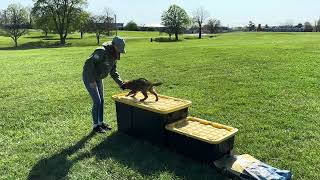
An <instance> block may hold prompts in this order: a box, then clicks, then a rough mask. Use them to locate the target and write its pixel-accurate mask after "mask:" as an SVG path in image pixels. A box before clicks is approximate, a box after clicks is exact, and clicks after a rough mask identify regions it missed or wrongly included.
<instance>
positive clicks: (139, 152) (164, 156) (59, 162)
mask: <svg viewBox="0 0 320 180" xmlns="http://www.w3.org/2000/svg"><path fill="white" fill-rule="evenodd" d="M92 136H93V134H89V135H87V136H85V137H83V138H82V139H81V140H80V141H79V142H78V143H76V144H75V145H74V146H71V147H69V148H66V149H64V150H62V151H61V152H60V153H58V154H55V155H53V156H51V157H50V158H46V159H42V160H40V161H38V163H37V164H36V165H35V166H34V167H33V168H32V170H31V171H30V173H29V177H28V179H29V180H33V179H65V178H67V175H68V172H69V170H70V169H71V167H72V166H73V164H75V163H77V162H78V161H81V160H83V159H85V158H90V157H92V156H94V157H95V158H96V159H98V160H99V161H104V160H108V159H109V158H112V159H114V160H115V161H117V162H118V163H120V164H122V165H124V166H125V167H128V168H130V169H133V170H135V171H138V172H139V173H140V174H141V175H142V176H149V177H150V176H154V175H157V174H159V173H161V172H163V171H166V172H170V173H171V174H174V175H175V176H178V177H180V178H182V179H219V180H220V179H221V180H223V179H228V178H226V177H225V176H222V175H221V174H220V173H218V172H217V171H216V170H215V169H213V168H211V167H209V166H207V165H204V164H200V163H197V162H195V161H193V160H190V159H187V158H184V157H182V156H180V155H177V154H175V153H173V152H170V151H168V150H166V149H164V148H162V147H158V146H153V145H151V144H149V143H146V142H144V141H141V140H138V139H135V138H132V137H129V136H127V135H125V134H122V133H118V132H115V133H113V134H111V135H109V136H108V137H106V139H105V140H104V141H102V142H101V143H100V144H98V145H97V146H96V147H94V148H93V149H92V150H91V153H83V154H80V155H79V156H77V157H76V158H74V159H72V160H69V159H67V157H68V156H70V155H72V154H73V153H75V152H76V151H77V150H79V149H81V148H82V147H83V146H84V144H85V143H86V141H88V140H90V139H91V137H92ZM114 176H115V177H117V175H116V174H115V175H114ZM118 176H120V175H118ZM119 178H120V177H119Z"/></svg>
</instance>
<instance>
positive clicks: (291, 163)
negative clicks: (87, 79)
mask: <svg viewBox="0 0 320 180" xmlns="http://www.w3.org/2000/svg"><path fill="white" fill-rule="evenodd" d="M126 35H127V36H126ZM126 35H123V36H126V37H129V36H132V37H140V38H128V43H127V54H125V55H123V56H122V57H121V60H120V61H119V63H118V70H119V72H120V73H121V76H122V78H123V79H134V78H138V77H145V78H148V79H150V80H161V81H162V82H164V84H163V85H162V86H160V87H158V88H157V90H158V92H159V93H160V94H164V95H168V96H173V97H178V98H182V99H187V100H191V101H192V102H193V105H192V107H191V109H190V115H192V116H197V117H199V118H203V119H207V120H211V121H215V122H218V123H222V124H226V125H229V126H233V127H235V128H238V129H239V132H238V134H237V135H236V140H235V152H236V153H237V154H244V153H248V154H250V155H252V156H254V157H256V158H257V159H260V160H261V161H264V162H266V163H268V164H270V165H272V166H274V167H278V168H281V169H288V170H291V171H292V172H293V174H294V177H295V179H320V175H319V164H320V141H319V140H320V130H319V126H320V121H319V117H320V93H319V90H320V34H319V33H229V34H220V35H218V36H215V37H213V38H205V39H202V40H197V39H190V40H183V41H180V42H170V43H158V42H150V39H149V38H150V37H156V36H159V34H157V33H151V34H148V35H141V34H139V33H133V34H129V33H126ZM40 39H41V37H40V36H38V35H36V34H34V35H29V36H28V37H24V38H23V39H21V42H22V44H24V43H28V42H31V41H32V42H35V43H36V45H37V43H39V41H40ZM103 40H106V39H103ZM41 41H44V42H45V43H44V44H46V42H47V41H45V40H41ZM68 41H69V42H71V43H72V44H71V47H61V48H34V49H28V48H27V47H26V48H23V49H21V50H13V49H11V48H7V47H8V46H10V43H11V41H10V39H8V38H5V37H1V38H0V46H1V47H0V49H1V50H0V67H1V70H0V84H1V85H0V132H1V135H0V157H1V158H0V179H26V178H28V179H61V178H66V179H227V178H225V177H224V176H222V175H221V174H220V173H218V172H217V171H216V170H214V169H212V168H210V167H208V166H206V165H201V164H198V163H196V162H194V161H192V160H189V159H188V158H184V157H183V156H180V155H177V154H175V153H173V152H170V151H168V150H166V149H163V148H160V147H157V146H152V145H150V144H149V143H147V142H144V141H141V140H138V139H135V138H132V137H129V136H126V135H124V134H121V133H118V132H117V124H116V114H115V105H114V102H113V100H112V99H111V96H112V95H113V94H116V93H120V92H121V90H120V89H119V88H118V87H117V86H116V84H115V83H114V82H113V81H112V79H111V78H110V77H108V78H107V79H105V80H104V86H105V99H106V104H105V109H106V113H105V116H106V119H107V121H108V123H110V124H111V126H112V127H113V130H112V132H108V133H107V134H98V135H92V134H90V132H91V115H90V110H91V99H90V97H89V95H88V93H87V92H86V90H85V89H84V86H83V83H82V79H81V73H82V66H83V63H84V61H85V59H86V58H87V57H88V56H89V55H90V53H91V52H92V51H93V50H94V49H95V48H96V47H97V46H94V43H95V39H94V36H89V35H87V36H86V37H85V39H84V40H80V39H77V38H75V39H70V40H67V42H68ZM38 45H39V44H38ZM40 45H43V43H42V44H41V43H40Z"/></svg>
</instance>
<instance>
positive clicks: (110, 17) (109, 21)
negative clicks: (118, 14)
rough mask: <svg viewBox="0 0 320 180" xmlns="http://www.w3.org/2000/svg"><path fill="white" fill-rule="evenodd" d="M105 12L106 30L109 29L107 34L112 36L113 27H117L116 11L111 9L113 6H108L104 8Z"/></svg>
mask: <svg viewBox="0 0 320 180" xmlns="http://www.w3.org/2000/svg"><path fill="white" fill-rule="evenodd" d="M103 14H104V16H105V17H106V19H105V20H106V21H105V23H106V24H105V25H106V26H105V27H106V30H107V36H110V35H111V31H112V30H113V29H115V26H116V25H115V23H114V15H115V13H114V11H113V10H112V9H111V8H108V7H106V8H104V10H103Z"/></svg>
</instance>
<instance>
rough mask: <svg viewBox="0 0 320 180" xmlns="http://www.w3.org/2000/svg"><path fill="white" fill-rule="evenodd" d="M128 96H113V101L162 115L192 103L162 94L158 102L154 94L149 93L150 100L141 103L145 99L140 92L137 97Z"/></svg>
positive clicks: (124, 94)
mask: <svg viewBox="0 0 320 180" xmlns="http://www.w3.org/2000/svg"><path fill="white" fill-rule="evenodd" d="M127 94H128V93H121V94H117V95H113V96H112V99H113V100H115V101H117V102H121V103H124V104H128V105H131V106H135V107H138V108H141V109H145V110H148V111H152V112H156V113H160V114H168V113H171V112H175V111H178V110H181V109H184V108H187V107H190V106H191V101H187V100H183V99H178V98H173V97H169V96H164V95H160V94H158V97H159V100H158V101H156V98H155V96H154V95H153V94H149V93H148V99H146V100H145V101H144V102H140V99H143V97H144V96H143V94H142V93H140V92H139V93H138V94H137V95H136V96H135V97H130V96H128V97H127V96H126V95H127Z"/></svg>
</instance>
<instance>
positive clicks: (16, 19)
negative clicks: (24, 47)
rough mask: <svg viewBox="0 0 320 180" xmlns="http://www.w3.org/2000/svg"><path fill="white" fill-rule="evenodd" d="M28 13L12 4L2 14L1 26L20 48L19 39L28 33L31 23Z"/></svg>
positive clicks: (19, 6)
mask: <svg viewBox="0 0 320 180" xmlns="http://www.w3.org/2000/svg"><path fill="white" fill-rule="evenodd" d="M28 18H29V16H28V11H27V9H26V8H24V7H22V6H21V5H19V4H11V5H9V6H8V8H7V9H6V10H3V11H2V12H1V14H0V24H2V26H3V29H4V31H5V34H6V35H7V36H9V37H11V39H12V40H13V41H14V43H15V47H17V46H18V39H19V38H20V37H21V36H22V35H24V34H26V33H27V27H28V23H29V19H28Z"/></svg>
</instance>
